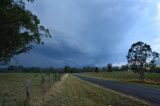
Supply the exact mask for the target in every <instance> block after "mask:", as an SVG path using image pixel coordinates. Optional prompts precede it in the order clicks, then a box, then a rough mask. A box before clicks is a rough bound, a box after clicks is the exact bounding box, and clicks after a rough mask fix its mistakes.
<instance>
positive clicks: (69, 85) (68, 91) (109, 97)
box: [44, 75, 146, 106]
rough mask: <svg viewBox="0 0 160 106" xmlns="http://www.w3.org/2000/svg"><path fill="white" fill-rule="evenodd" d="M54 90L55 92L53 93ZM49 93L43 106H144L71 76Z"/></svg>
mask: <svg viewBox="0 0 160 106" xmlns="http://www.w3.org/2000/svg"><path fill="white" fill-rule="evenodd" d="M55 89H56V91H55ZM55 89H53V91H50V92H51V93H50V95H51V96H50V97H49V99H48V101H46V104H44V106H145V105H146V104H144V103H142V102H140V101H138V100H136V99H134V98H132V97H128V96H124V95H121V94H118V93H115V92H113V91H111V90H108V89H104V88H101V87H99V86H95V85H93V84H90V83H87V82H84V81H81V80H79V79H78V78H76V77H74V76H72V75H66V76H65V78H64V79H63V80H62V81H61V82H60V84H59V85H57V86H56V87H55Z"/></svg>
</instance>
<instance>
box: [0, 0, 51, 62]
mask: <svg viewBox="0 0 160 106" xmlns="http://www.w3.org/2000/svg"><path fill="white" fill-rule="evenodd" d="M27 1H28V2H31V3H32V2H33V1H34V0H27ZM42 36H44V37H51V35H50V33H49V30H48V29H46V28H45V27H44V26H42V25H40V20H39V19H38V17H37V16H36V15H34V14H32V12H31V11H29V10H27V9H26V8H25V3H24V2H23V1H22V0H0V64H6V63H8V62H9V61H10V59H11V58H12V57H14V56H15V55H18V54H20V53H23V52H27V51H29V50H30V49H31V48H32V45H33V43H36V44H43V41H42V40H41V37H42Z"/></svg>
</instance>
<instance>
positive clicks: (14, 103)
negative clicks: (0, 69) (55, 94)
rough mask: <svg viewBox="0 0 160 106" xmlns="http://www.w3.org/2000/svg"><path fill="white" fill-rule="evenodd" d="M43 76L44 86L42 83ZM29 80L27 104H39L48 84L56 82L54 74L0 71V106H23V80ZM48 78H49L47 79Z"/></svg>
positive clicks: (24, 103)
mask: <svg viewBox="0 0 160 106" xmlns="http://www.w3.org/2000/svg"><path fill="white" fill-rule="evenodd" d="M42 76H44V86H43V85H42ZM27 79H29V80H30V86H29V91H30V98H29V104H31V105H38V106H39V104H41V102H42V99H43V97H44V95H45V94H46V93H47V92H48V90H49V89H50V86H52V85H53V84H54V82H56V80H55V75H54V74H50V78H49V75H48V74H40V73H1V74H0V106H25V105H27V101H28V100H27V98H26V86H25V81H26V80H27ZM49 79H50V80H49Z"/></svg>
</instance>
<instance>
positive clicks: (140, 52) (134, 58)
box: [127, 41, 159, 81]
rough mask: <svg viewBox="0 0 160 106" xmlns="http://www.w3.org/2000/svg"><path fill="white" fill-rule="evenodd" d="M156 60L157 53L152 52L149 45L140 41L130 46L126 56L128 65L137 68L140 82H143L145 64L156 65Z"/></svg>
mask: <svg viewBox="0 0 160 106" xmlns="http://www.w3.org/2000/svg"><path fill="white" fill-rule="evenodd" d="M158 58H159V53H157V52H153V51H152V49H151V47H150V45H148V44H146V43H144V42H140V41H139V42H137V43H134V44H132V46H131V48H130V49H129V51H128V55H127V60H128V64H129V65H130V66H131V67H132V66H134V67H137V68H136V69H138V72H139V74H140V80H141V81H143V80H144V73H145V68H146V65H147V63H152V64H156V60H157V59H158Z"/></svg>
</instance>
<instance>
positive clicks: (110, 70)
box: [107, 64, 113, 72]
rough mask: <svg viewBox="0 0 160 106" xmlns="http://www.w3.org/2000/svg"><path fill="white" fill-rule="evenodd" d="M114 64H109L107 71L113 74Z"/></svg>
mask: <svg viewBox="0 0 160 106" xmlns="http://www.w3.org/2000/svg"><path fill="white" fill-rule="evenodd" d="M112 68H113V67H112V64H108V65H107V70H108V72H112V71H113V70H112Z"/></svg>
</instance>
